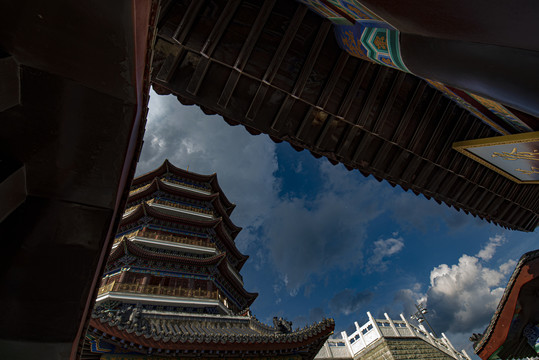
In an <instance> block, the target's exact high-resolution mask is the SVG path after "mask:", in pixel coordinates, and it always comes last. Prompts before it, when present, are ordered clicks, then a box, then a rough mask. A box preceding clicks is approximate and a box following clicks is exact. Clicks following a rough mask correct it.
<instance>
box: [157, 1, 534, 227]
mask: <svg viewBox="0 0 539 360" xmlns="http://www.w3.org/2000/svg"><path fill="white" fill-rule="evenodd" d="M155 48H156V52H155V55H154V68H153V80H152V81H153V83H154V89H155V90H156V91H157V92H158V93H160V94H169V93H173V94H175V95H176V96H177V97H178V99H179V100H180V101H181V102H182V103H184V104H197V105H199V106H200V107H201V108H202V110H203V111H204V112H206V113H218V114H220V115H222V116H223V117H224V118H225V120H226V121H227V122H228V123H229V124H231V125H237V124H243V125H244V126H245V127H246V129H247V130H248V131H249V132H251V133H253V134H259V133H266V134H268V135H269V136H270V137H271V138H272V139H273V140H274V141H282V140H285V141H288V142H289V143H290V144H291V145H292V146H293V147H294V148H296V149H308V150H310V151H311V152H312V153H313V155H314V156H316V157H320V156H325V157H327V159H328V160H329V161H331V162H332V163H334V164H336V163H338V162H342V163H343V164H344V165H345V166H346V167H347V168H349V169H358V170H360V171H361V173H362V174H364V175H369V174H372V175H374V176H375V177H376V178H377V179H378V180H381V179H385V180H387V181H388V182H389V183H390V184H392V185H393V186H395V185H396V184H398V185H400V186H401V187H402V188H403V189H404V190H412V191H414V193H416V194H419V193H422V194H424V195H425V196H426V197H427V198H431V197H432V198H434V199H435V200H436V201H437V202H439V203H441V202H445V203H446V204H447V205H449V206H453V207H455V208H456V209H457V210H460V209H462V210H464V211H465V212H470V213H472V214H473V215H474V216H475V215H478V216H480V217H481V218H484V219H486V220H487V221H492V222H494V223H496V224H498V225H501V226H503V227H507V228H511V229H517V230H523V231H533V230H534V229H535V227H536V226H537V224H538V221H539V218H538V209H539V186H536V185H518V184H515V183H513V182H512V181H510V180H508V179H506V178H505V177H503V176H501V175H499V174H497V173H495V172H493V171H491V170H489V169H488V168H486V167H484V166H482V165H480V164H479V163H476V162H474V161H473V160H471V159H468V158H467V157H465V156H463V155H461V154H459V153H457V152H456V151H455V150H453V149H452V148H451V145H452V143H453V142H456V141H463V140H469V139H477V138H485V137H492V136H496V135H497V134H496V133H495V132H494V131H493V130H492V129H490V128H489V127H488V126H487V125H485V124H483V123H482V122H481V121H480V120H478V119H476V118H475V117H474V116H473V115H471V114H470V113H469V112H468V111H466V110H464V109H462V108H460V107H459V106H457V105H456V104H455V103H453V102H452V101H451V100H449V99H448V98H446V97H444V96H443V95H442V94H441V93H440V92H438V91H437V90H435V89H433V88H431V87H430V86H428V85H427V84H426V82H425V81H423V80H421V79H419V78H417V77H415V76H413V75H410V74H405V73H402V72H399V71H396V70H393V69H390V68H387V67H382V66H379V65H375V64H371V63H368V62H365V61H362V60H360V59H358V58H355V57H351V56H349V55H348V54H347V53H346V52H344V51H342V50H341V49H340V48H339V47H338V45H337V43H336V41H335V39H334V35H333V32H332V30H331V23H329V22H328V21H326V20H323V19H321V18H319V17H318V16H316V15H315V14H314V13H311V12H308V11H307V10H306V8H305V7H304V6H303V5H300V4H298V3H296V2H294V1H281V0H279V1H275V2H272V1H266V2H262V1H254V0H253V1H239V0H238V1H224V0H222V1H215V2H212V5H211V6H210V5H208V4H206V3H204V2H198V1H192V2H191V1H189V0H181V1H175V2H173V3H169V4H166V6H164V9H163V11H162V16H161V19H160V22H159V37H158V40H157V43H156V46H155ZM201 54H203V55H201Z"/></svg>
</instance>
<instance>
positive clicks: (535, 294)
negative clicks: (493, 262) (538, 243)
mask: <svg viewBox="0 0 539 360" xmlns="http://www.w3.org/2000/svg"><path fill="white" fill-rule="evenodd" d="M538 300H539V250H535V251H530V252H528V253H526V254H524V255H522V257H521V258H520V260H519V262H518V263H517V265H516V267H515V270H514V271H513V274H512V275H511V278H510V279H509V282H508V284H507V286H506V288H505V291H504V293H503V295H502V298H501V299H500V302H499V303H498V308H497V309H496V311H495V312H494V314H493V315H492V318H491V320H490V323H489V325H488V326H487V328H486V329H485V331H484V332H483V333H482V334H474V335H473V336H472V337H471V338H470V340H471V341H472V342H473V343H474V351H475V353H476V354H477V355H478V356H479V357H480V358H481V359H483V360H511V359H531V358H533V359H537V358H539V311H538V309H537V303H538Z"/></svg>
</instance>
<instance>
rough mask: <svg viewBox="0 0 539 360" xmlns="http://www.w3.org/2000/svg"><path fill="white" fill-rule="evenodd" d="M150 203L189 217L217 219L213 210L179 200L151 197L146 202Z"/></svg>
mask: <svg viewBox="0 0 539 360" xmlns="http://www.w3.org/2000/svg"><path fill="white" fill-rule="evenodd" d="M146 203H147V204H148V205H150V206H153V207H156V208H158V209H162V210H166V211H170V212H173V213H179V214H181V215H183V216H186V215H187V216H188V217H202V218H204V219H207V220H213V219H215V217H214V214H213V211H212V210H209V209H205V208H201V207H197V206H192V205H187V204H182V203H179V202H174V201H169V200H164V199H151V200H149V201H147V202H146Z"/></svg>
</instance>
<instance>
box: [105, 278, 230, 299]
mask: <svg viewBox="0 0 539 360" xmlns="http://www.w3.org/2000/svg"><path fill="white" fill-rule="evenodd" d="M115 291H116V292H128V293H136V294H145V295H163V296H174V297H186V298H201V299H214V300H220V301H221V302H224V301H223V300H225V299H224V298H223V296H221V294H220V293H219V291H218V290H213V291H209V290H204V289H186V288H182V287H174V286H161V285H141V284H129V283H119V282H116V281H113V282H112V283H110V284H107V285H104V286H101V287H100V288H99V291H98V293H97V294H98V295H102V294H105V293H110V292H115Z"/></svg>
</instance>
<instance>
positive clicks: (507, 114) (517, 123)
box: [468, 93, 533, 132]
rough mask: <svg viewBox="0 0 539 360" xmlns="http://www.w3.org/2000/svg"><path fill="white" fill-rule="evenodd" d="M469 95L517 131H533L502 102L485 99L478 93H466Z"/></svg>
mask: <svg viewBox="0 0 539 360" xmlns="http://www.w3.org/2000/svg"><path fill="white" fill-rule="evenodd" d="M468 95H470V96H471V97H473V98H474V99H475V100H477V101H478V102H479V103H480V104H481V105H483V106H484V107H486V108H487V109H489V111H490V112H492V113H494V114H496V115H497V116H498V117H499V118H500V119H502V120H503V121H505V122H506V123H507V124H509V125H510V126H512V127H513V128H514V129H516V130H517V131H518V132H529V131H533V129H532V128H531V127H529V126H528V125H527V124H526V123H524V122H523V121H522V120H520V119H519V118H518V117H517V116H515V115H514V114H513V113H512V112H511V111H509V110H507V109H506V108H505V107H504V106H503V105H502V104H500V103H497V102H496V101H493V100H489V99H485V98H483V97H481V96H479V95H475V94H472V93H468Z"/></svg>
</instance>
